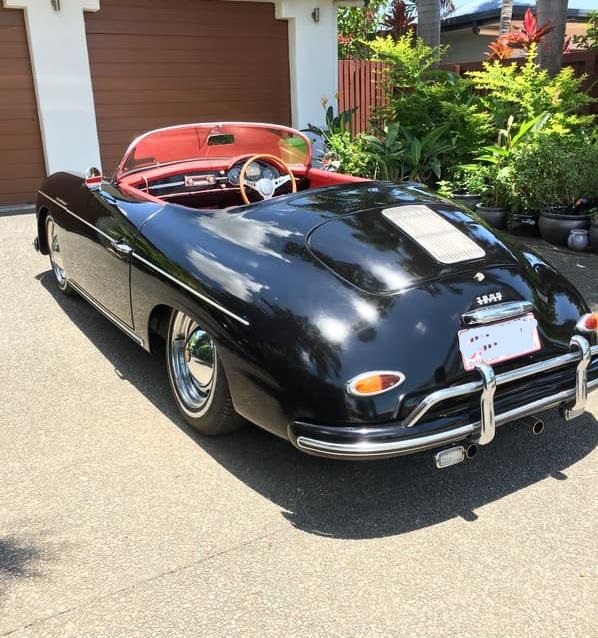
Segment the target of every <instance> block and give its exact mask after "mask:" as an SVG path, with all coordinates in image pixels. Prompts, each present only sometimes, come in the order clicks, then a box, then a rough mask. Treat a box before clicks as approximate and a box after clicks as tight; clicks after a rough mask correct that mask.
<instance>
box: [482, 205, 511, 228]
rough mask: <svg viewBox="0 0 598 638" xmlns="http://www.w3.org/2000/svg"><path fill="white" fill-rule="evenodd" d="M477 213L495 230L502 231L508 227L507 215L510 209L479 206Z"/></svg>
mask: <svg viewBox="0 0 598 638" xmlns="http://www.w3.org/2000/svg"><path fill="white" fill-rule="evenodd" d="M475 209H476V213H477V214H478V215H479V216H480V217H481V218H482V219H484V220H485V221H487V222H488V223H489V224H490V225H491V226H494V228H498V229H500V230H502V229H504V228H506V227H507V213H508V212H509V209H508V208H504V207H495V206H482V204H478V205H477V206H476V207H475Z"/></svg>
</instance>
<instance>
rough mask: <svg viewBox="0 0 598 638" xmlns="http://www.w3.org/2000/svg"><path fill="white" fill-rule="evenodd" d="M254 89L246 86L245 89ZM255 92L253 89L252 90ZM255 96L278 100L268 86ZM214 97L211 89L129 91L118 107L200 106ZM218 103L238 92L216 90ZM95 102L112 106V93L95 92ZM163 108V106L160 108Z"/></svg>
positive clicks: (275, 90) (231, 89)
mask: <svg viewBox="0 0 598 638" xmlns="http://www.w3.org/2000/svg"><path fill="white" fill-rule="evenodd" d="M250 88H254V87H251V86H248V87H247V89H250ZM254 90H255V89H254ZM255 92H256V94H259V95H261V96H263V97H264V98H265V99H269V100H277V99H278V98H279V95H278V89H277V88H272V87H270V86H264V87H263V88H261V89H259V91H258V90H256V91H255ZM213 97H214V91H213V89H201V88H199V89H197V90H191V89H190V90H185V89H181V90H176V89H173V90H168V89H157V90H155V89H140V90H138V91H129V92H127V93H126V94H123V95H122V96H121V99H120V105H127V104H160V105H164V104H183V103H189V104H198V103H199V104H202V103H206V102H209V101H210V100H211V99H213ZM218 97H219V101H229V100H238V99H239V90H238V88H237V87H230V86H223V87H222V88H220V89H219V90H218ZM95 101H96V104H98V105H104V104H108V105H109V104H112V103H113V102H114V95H113V92H112V91H95ZM161 108H163V106H161Z"/></svg>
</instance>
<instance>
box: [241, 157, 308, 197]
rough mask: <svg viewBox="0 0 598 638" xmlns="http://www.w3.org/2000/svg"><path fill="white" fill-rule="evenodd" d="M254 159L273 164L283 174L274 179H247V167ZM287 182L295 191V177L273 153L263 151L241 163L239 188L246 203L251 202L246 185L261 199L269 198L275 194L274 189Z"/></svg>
mask: <svg viewBox="0 0 598 638" xmlns="http://www.w3.org/2000/svg"><path fill="white" fill-rule="evenodd" d="M256 160H264V161H266V162H267V163H268V164H273V165H274V166H275V167H276V168H277V169H278V170H279V171H280V172H281V173H284V175H281V176H280V177H277V178H276V179H268V178H267V177H262V178H260V179H258V180H257V181H254V180H252V179H247V178H246V177H245V174H246V173H247V169H248V168H249V165H250V164H251V163H252V162H255V161H256ZM287 182H291V192H292V193H296V192H297V184H295V177H294V175H293V172H292V171H291V169H290V168H289V167H288V166H287V165H286V164H285V163H284V162H283V161H282V160H281V159H280V158H278V157H276V156H275V155H267V154H263V153H262V154H259V155H254V156H253V157H250V158H249V159H248V160H247V161H246V162H245V164H243V168H242V169H241V174H240V175H239V188H240V190H241V197H242V198H243V201H244V202H245V203H246V204H251V202H250V201H249V197H247V189H246V186H248V187H249V188H251V190H253V191H255V192H256V193H257V194H258V195H259V196H260V197H261V198H262V199H271V198H272V197H274V196H275V195H276V191H277V190H278V189H279V188H280V187H281V186H283V185H284V184H286V183H287Z"/></svg>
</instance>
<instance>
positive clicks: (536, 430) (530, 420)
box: [522, 416, 544, 436]
mask: <svg viewBox="0 0 598 638" xmlns="http://www.w3.org/2000/svg"><path fill="white" fill-rule="evenodd" d="M522 423H525V425H527V427H528V428H529V431H530V432H531V433H532V434H533V435H534V436H538V434H542V432H544V421H542V419H539V418H538V417H537V416H527V417H525V418H524V419H522Z"/></svg>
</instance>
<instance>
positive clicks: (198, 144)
mask: <svg viewBox="0 0 598 638" xmlns="http://www.w3.org/2000/svg"><path fill="white" fill-rule="evenodd" d="M257 153H267V154H269V155H274V156H275V157H277V158H279V159H281V160H282V161H283V162H285V164H288V165H289V166H304V165H307V164H308V163H309V161H310V144H309V140H308V139H307V138H306V137H305V136H304V135H303V134H301V133H299V132H298V131H295V130H293V129H290V128H287V127H285V126H276V125H273V124H248V123H220V124H188V125H184V126H173V127H169V128H164V129H158V130H156V131H151V132H150V133H146V134H145V135H142V136H141V137H139V138H137V139H136V140H135V141H134V142H133V143H132V144H131V146H129V148H128V149H127V151H126V153H125V155H124V157H123V159H122V161H121V163H120V165H119V167H118V171H117V177H120V176H122V175H124V174H126V173H130V172H131V171H136V170H139V169H142V168H147V167H154V166H162V165H163V164H172V163H178V162H185V161H190V160H204V159H208V160H228V159H233V158H235V157H239V156H241V155H255V154H257Z"/></svg>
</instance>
